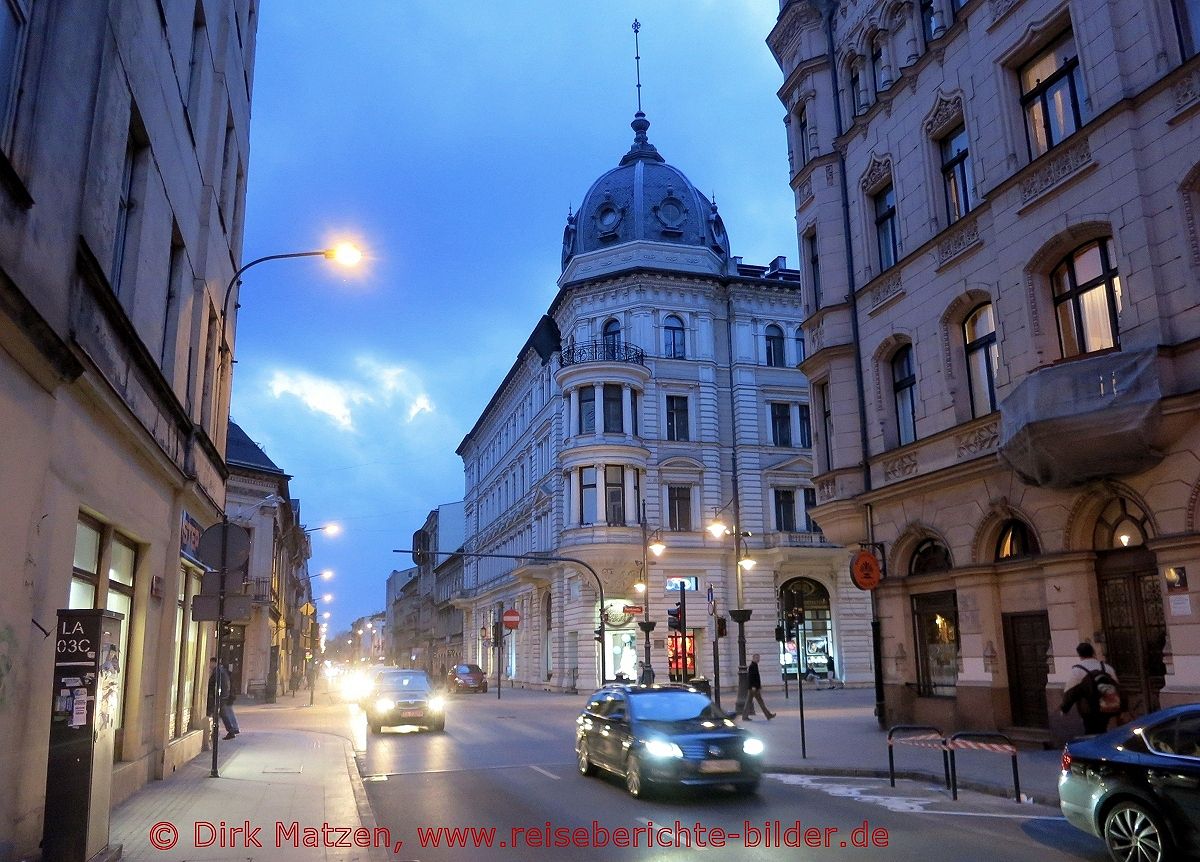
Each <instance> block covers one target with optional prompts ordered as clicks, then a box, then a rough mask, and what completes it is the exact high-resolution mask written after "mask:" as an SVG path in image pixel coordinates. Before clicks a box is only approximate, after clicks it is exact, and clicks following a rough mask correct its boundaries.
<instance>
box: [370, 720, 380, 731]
mask: <svg viewBox="0 0 1200 862" xmlns="http://www.w3.org/2000/svg"><path fill="white" fill-rule="evenodd" d="M370 725H371V733H383V725H382V724H380V723H379V722H377V721H372V722H370Z"/></svg>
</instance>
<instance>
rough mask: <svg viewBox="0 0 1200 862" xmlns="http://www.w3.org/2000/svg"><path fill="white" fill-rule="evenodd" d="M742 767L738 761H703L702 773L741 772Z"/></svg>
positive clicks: (701, 765)
mask: <svg viewBox="0 0 1200 862" xmlns="http://www.w3.org/2000/svg"><path fill="white" fill-rule="evenodd" d="M741 768H742V765H741V764H740V763H738V762H737V761H736V760H701V761H700V771H701V772H739V771H741Z"/></svg>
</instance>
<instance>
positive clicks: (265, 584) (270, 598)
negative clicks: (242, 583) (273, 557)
mask: <svg viewBox="0 0 1200 862" xmlns="http://www.w3.org/2000/svg"><path fill="white" fill-rule="evenodd" d="M246 592H247V593H249V594H250V595H251V596H252V597H253V601H254V603H255V604H266V605H273V604H275V599H276V595H275V589H274V588H273V587H272V586H271V579H270V578H253V579H251V580H249V581H246Z"/></svg>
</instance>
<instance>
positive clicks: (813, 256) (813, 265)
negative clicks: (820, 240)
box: [804, 232, 821, 311]
mask: <svg viewBox="0 0 1200 862" xmlns="http://www.w3.org/2000/svg"><path fill="white" fill-rule="evenodd" d="M804 245H805V246H806V247H807V249H808V277H809V279H810V280H811V281H812V298H813V311H817V310H818V309H820V307H821V257H820V255H819V254H818V253H817V235H816V233H815V232H814V233H810V234H808V235H806V236H805V237H804Z"/></svg>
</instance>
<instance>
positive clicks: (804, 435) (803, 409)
mask: <svg viewBox="0 0 1200 862" xmlns="http://www.w3.org/2000/svg"><path fill="white" fill-rule="evenodd" d="M800 448H801V449H811V448H812V418H811V416H810V415H809V408H808V405H807V404H801V405H800Z"/></svg>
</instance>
